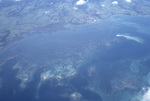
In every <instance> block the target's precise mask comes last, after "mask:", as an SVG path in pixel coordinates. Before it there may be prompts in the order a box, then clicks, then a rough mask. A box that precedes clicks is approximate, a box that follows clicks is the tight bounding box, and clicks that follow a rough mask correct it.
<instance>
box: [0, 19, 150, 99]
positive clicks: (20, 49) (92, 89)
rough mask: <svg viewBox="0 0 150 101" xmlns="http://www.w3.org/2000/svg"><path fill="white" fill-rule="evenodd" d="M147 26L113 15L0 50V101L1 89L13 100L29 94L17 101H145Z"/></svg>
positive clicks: (145, 21) (144, 22) (144, 21)
mask: <svg viewBox="0 0 150 101" xmlns="http://www.w3.org/2000/svg"><path fill="white" fill-rule="evenodd" d="M149 24H150V17H149V16H147V17H136V16H135V17H130V16H113V17H111V18H109V19H107V20H104V21H101V22H100V23H97V24H88V25H66V26H64V27H65V30H60V31H56V32H54V33H48V32H47V33H45V34H40V33H38V32H36V34H33V35H31V36H25V37H24V38H23V39H21V40H18V41H16V42H14V43H12V44H10V45H9V46H7V47H6V48H5V49H3V50H2V51H1V52H0V56H1V58H0V59H1V69H0V72H1V75H0V78H2V79H1V88H0V89H1V90H0V95H2V97H0V100H3V101H6V100H10V99H8V98H7V96H8V94H7V93H5V92H6V89H7V91H9V96H10V98H11V99H14V100H16V101H19V100H22V99H23V98H24V97H25V96H26V93H28V92H30V97H29V98H24V99H23V100H22V101H26V100H28V101H39V100H42V99H44V101H48V100H55V101H60V99H61V101H63V100H64V101H101V100H102V101H126V100H133V101H135V100H139V101H140V100H141V99H144V97H143V96H144V94H146V92H147V90H148V87H149V85H150V84H149V82H148V80H147V79H149V76H148V74H149V72H150V69H149V66H150V64H149V61H150V56H149V55H150V44H149V37H150V33H149V29H150V28H149ZM118 35H120V36H119V37H118ZM137 40H143V41H142V42H141V41H137ZM68 67H69V68H68ZM12 68H13V69H12ZM5 69H8V70H5ZM8 71H9V72H11V73H10V74H11V75H13V76H10V75H7V73H8ZM48 71H51V72H48ZM44 73H46V74H44ZM47 73H51V74H47ZM22 75H26V76H22ZM43 75H46V76H43ZM49 75H50V76H49ZM9 78H12V79H15V80H16V81H15V82H14V84H11V85H10V83H8V82H9V81H8V79H9ZM12 82H13V81H12ZM6 83H8V84H7V85H4V84H6ZM29 88H30V89H29ZM143 88H144V90H143ZM33 89H34V90H33ZM141 92H143V93H141ZM89 94H90V95H89ZM72 95H75V97H76V98H74V96H72ZM19 96H21V97H19ZM28 96H29V95H28ZM144 101H146V100H144Z"/></svg>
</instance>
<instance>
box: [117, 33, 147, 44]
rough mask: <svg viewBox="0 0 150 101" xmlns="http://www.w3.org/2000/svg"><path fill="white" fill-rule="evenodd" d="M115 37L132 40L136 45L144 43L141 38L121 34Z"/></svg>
mask: <svg viewBox="0 0 150 101" xmlns="http://www.w3.org/2000/svg"><path fill="white" fill-rule="evenodd" d="M116 36H117V37H124V38H126V39H128V40H133V41H136V42H138V43H144V40H143V39H142V38H139V37H135V36H129V35H122V34H117V35H116Z"/></svg>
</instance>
